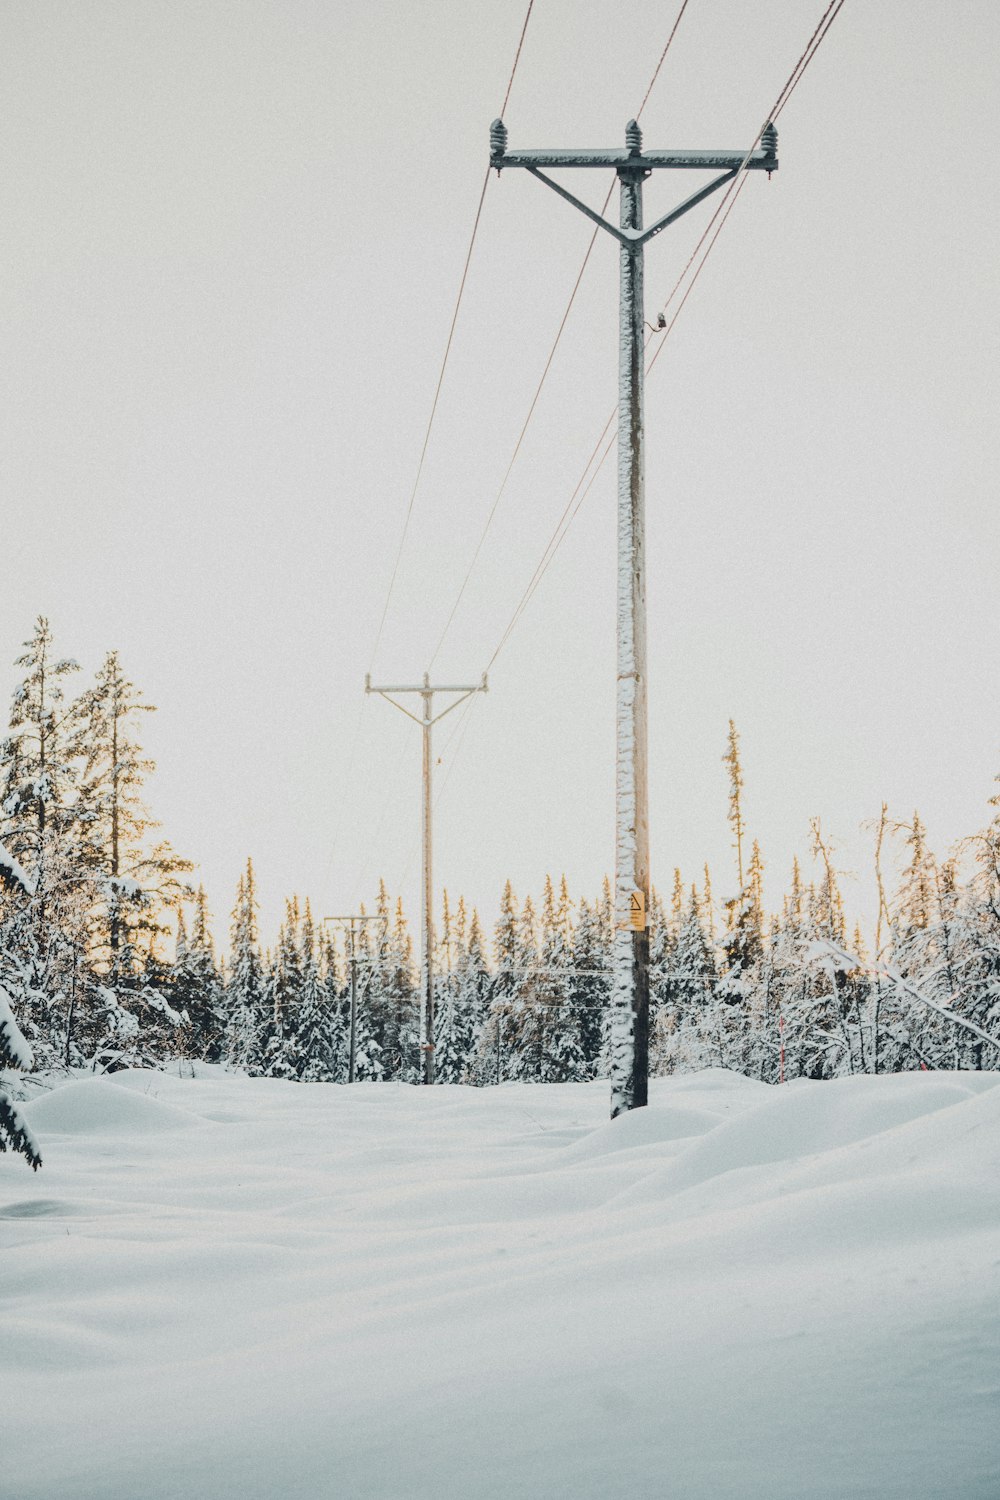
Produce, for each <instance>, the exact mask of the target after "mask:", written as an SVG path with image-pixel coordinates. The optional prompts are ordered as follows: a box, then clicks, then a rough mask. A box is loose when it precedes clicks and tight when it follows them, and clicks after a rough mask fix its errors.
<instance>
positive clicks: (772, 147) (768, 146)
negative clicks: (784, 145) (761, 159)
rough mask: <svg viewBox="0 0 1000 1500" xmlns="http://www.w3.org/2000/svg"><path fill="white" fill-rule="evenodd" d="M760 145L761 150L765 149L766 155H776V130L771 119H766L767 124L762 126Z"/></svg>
mask: <svg viewBox="0 0 1000 1500" xmlns="http://www.w3.org/2000/svg"><path fill="white" fill-rule="evenodd" d="M760 145H761V150H762V151H766V153H767V155H768V156H777V154H778V132H777V129H776V127H775V125H774V122H773V120H768V122H767V124H766V125H765V126H764V129H763V130H762V131H761V133H760Z"/></svg>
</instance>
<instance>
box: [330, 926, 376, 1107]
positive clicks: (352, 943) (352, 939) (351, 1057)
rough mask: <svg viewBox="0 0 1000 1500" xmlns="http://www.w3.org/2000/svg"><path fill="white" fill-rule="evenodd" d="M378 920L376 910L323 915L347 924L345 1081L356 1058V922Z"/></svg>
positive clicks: (352, 1071) (353, 1070)
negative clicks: (348, 1004) (348, 994)
mask: <svg viewBox="0 0 1000 1500" xmlns="http://www.w3.org/2000/svg"><path fill="white" fill-rule="evenodd" d="M379 920H380V918H379V915H378V913H377V912H372V913H371V915H369V914H368V913H367V912H354V913H352V914H351V915H350V916H349V917H324V918H323V922H324V923H326V922H342V923H346V924H347V933H348V938H349V950H348V951H349V958H350V969H351V1040H350V1045H349V1049H348V1061H347V1081H348V1083H353V1082H354V1077H355V1073H356V1071H357V1058H358V950H357V942H356V935H357V929H356V927H355V925H354V924H355V923H356V922H378V921H379Z"/></svg>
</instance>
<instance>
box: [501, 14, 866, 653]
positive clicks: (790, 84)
mask: <svg viewBox="0 0 1000 1500" xmlns="http://www.w3.org/2000/svg"><path fill="white" fill-rule="evenodd" d="M843 4H844V0H829V4H828V5H827V7H826V10H825V11H824V12H823V15H822V16H821V17H820V20H819V23H818V24H817V26H816V29H815V30H814V31H813V33H812V36H811V37H810V38H809V41H808V42H807V44H806V46H805V48H804V49H803V52H802V53H801V55H800V57H799V59H798V61H797V62H796V64H795V66H794V68H793V69H792V71H791V73H790V74H789V76H788V78H787V79H786V81H785V84H784V86H783V88H782V89H781V91H780V93H779V94H778V97H777V99H776V100H775V102H774V104H773V106H772V108H771V110H770V111H769V112H768V115H767V118H766V119H765V120H764V122H763V123H762V124H761V127H760V129H759V130H758V132H757V135H756V137H755V139H754V142H753V145H752V146H751V147H750V149H749V150H748V151H747V153H746V155H745V157H744V159H743V162H742V164H741V166H740V167H739V168H738V169H737V172H736V175H735V177H734V178H733V181H732V182H731V183H730V184H729V186H728V187H727V188H726V190H725V192H724V193H723V195H722V198H721V199H720V201H719V203H718V204H717V206H716V209H715V212H714V213H713V214H712V216H711V218H710V219H709V221H708V223H707V225H706V226H705V229H704V230H703V232H702V234H701V237H700V238H699V240H698V242H697V244H696V245H695V247H694V250H693V251H692V252H691V255H690V256H689V257H688V260H687V262H686V263H685V265H684V268H683V270H682V271H681V273H680V275H679V276H678V277H677V279H676V281H675V282H674V285H673V287H672V288H671V290H670V292H669V294H668V296H667V299H666V302H665V303H664V304H663V308H662V313H663V315H664V316H665V315H666V312H667V310H668V309H669V308H670V306H671V305H672V303H673V301H674V298H675V297H676V296H677V294H678V292H679V291H680V288H681V287H682V286H683V284H684V281H685V278H686V277H687V275H688V272H689V271H690V270H691V268H692V266H694V265H695V262H696V261H697V266H696V267H695V270H694V273H693V275H692V276H691V279H690V281H689V282H688V285H687V287H686V288H685V291H684V294H683V296H682V297H681V300H680V303H679V304H678V306H677V308H676V309H675V311H674V315H673V317H672V318H671V320H670V322H669V323H667V324H666V326H665V327H664V329H663V331H662V333H659V332H658V333H657V334H656V338H657V348H656V350H655V352H654V354H653V356H652V358H651V359H650V360H649V361H648V363H647V365H646V374H647V375H648V374H649V372H650V370H651V369H652V368H653V366H654V365H655V363H656V361H657V360H658V359H659V357H660V355H661V353H662V352H663V348H664V345H665V343H666V340H667V338H668V336H669V334H670V333H671V331H672V330H673V328H674V326H675V324H676V322H677V319H678V318H679V317H680V314H681V312H682V311H683V309H684V306H685V304H686V302H687V300H688V298H689V296H690V295H691V292H692V291H693V290H694V287H695V284H696V283H697V281H698V278H699V276H700V275H701V273H702V271H703V270H704V267H705V262H706V261H707V260H708V257H709V255H710V254H711V252H712V249H713V248H714V246H715V243H716V241H717V240H718V238H719V235H720V233H721V232H722V228H723V226H724V225H725V223H726V220H727V219H728V218H729V215H730V213H731V212H732V210H733V208H734V207H735V205H736V200H737V198H738V197H739V195H740V193H741V192H742V191H743V187H744V185H745V183H746V172H745V168H746V165H747V162H748V161H749V160H750V157H751V156H752V154H753V152H754V151H755V150H756V148H757V144H758V142H759V141H760V138H761V135H762V134H763V132H764V129H765V128H766V126H767V124H768V123H769V122H770V123H774V122H776V121H777V119H778V116H779V115H780V114H781V112H782V110H783V109H784V108H785V106H786V105H787V103H788V101H789V99H790V98H791V96H792V94H793V93H794V92H795V89H796V88H797V87H798V85H799V83H800V82H801V79H802V76H803V74H804V73H805V71H806V69H807V68H808V66H809V64H810V63H811V62H812V59H813V58H814V57H815V55H816V52H817V51H818V50H819V47H820V45H821V44H822V42H823V41H824V39H825V38H826V35H827V33H828V32H829V30H830V27H831V26H832V25H833V23H834V21H835V20H836V19H837V16H838V15H839V13H840V11H841V8H842V7H843ZM713 231H714V232H713ZM699 254H701V258H700V260H699V259H698V257H699ZM648 344H649V339H648V338H647V347H648ZM616 415H617V412H616V411H612V413H611V414H610V416H609V417H608V420H607V421H606V422H605V424H604V428H603V430H602V432H601V435H600V437H599V438H598V440H597V443H596V444H595V446H594V448H593V449H592V451H591V454H590V456H589V458H588V459H587V462H586V464H585V465H584V468H583V472H582V473H581V475H580V478H579V479H578V480H577V483H576V486H575V487H574V489H573V492H572V494H571V495H570V497H569V500H568V501H567V502H566V505H565V507H564V508H563V511H562V514H561V515H560V517H559V519H558V521H557V522H556V525H555V528H554V530H553V532H552V535H551V536H550V538H549V540H548V542H547V543H546V546H545V548H544V550H543V552H542V556H541V559H540V560H539V562H538V563H537V564H536V566H535V570H534V572H533V573H532V575H531V578H530V579H529V580H528V583H527V585H526V587H525V589H524V591H523V593H522V595H521V597H520V599H519V600H518V603H517V605H516V607H515V609H514V613H513V614H512V616H511V618H510V620H509V622H508V624H507V626H506V628H505V630H504V632H503V634H502V635H501V637H500V640H499V642H498V644H497V646H496V648H495V649H494V651H493V654H492V656H491V657H490V659H489V661H488V663H487V667H486V670H487V671H489V670H490V669H491V668H492V666H493V664H494V663H495V662H496V660H497V657H498V656H499V655H500V653H501V651H502V650H503V648H504V646H505V645H506V644H507V642H508V640H509V639H510V637H511V635H512V633H513V631H514V629H515V628H516V626H517V623H518V621H519V620H520V618H521V616H522V615H523V613H524V611H525V609H526V608H527V606H528V604H529V603H530V601H531V598H532V596H533V595H534V593H535V591H536V589H537V588H538V585H539V584H540V583H541V580H542V578H543V576H544V574H545V573H546V571H547V570H548V567H549V565H550V563H551V562H552V559H553V557H554V556H555V554H556V552H557V551H558V549H559V547H560V545H561V543H562V541H563V539H564V537H565V536H566V533H567V531H568V530H569V528H570V526H571V525H572V522H573V520H574V519H575V517H576V515H577V513H578V512H579V510H580V507H581V505H582V504H583V501H584V500H585V499H586V497H587V495H588V494H589V492H590V489H591V487H592V485H593V483H594V480H595V479H596V478H597V475H598V473H599V472H600V470H601V468H602V467H603V465H604V462H605V460H606V459H607V457H608V455H609V454H610V452H611V450H612V448H613V447H614V444H615V438H614V436H612V438H611V439H610V441H609V442H607V444H606V446H605V447H604V451H603V452H601V454H600V458H599V459H597V463H596V466H595V467H593V469H592V465H594V460H595V457H596V455H597V454H598V452H599V451H600V450H601V447H602V444H605V440H606V438H607V435H608V430H609V428H610V427H611V426H612V424H613V423H614V420H615V417H616ZM588 474H589V479H588Z"/></svg>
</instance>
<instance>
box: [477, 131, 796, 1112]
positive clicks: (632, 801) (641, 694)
mask: <svg viewBox="0 0 1000 1500" xmlns="http://www.w3.org/2000/svg"><path fill="white" fill-rule="evenodd" d="M777 150H778V133H777V131H776V130H775V128H774V126H773V125H771V124H769V125H767V126H766V127H765V129H764V130H763V131H762V132H761V136H760V146H759V147H758V148H757V149H755V150H752V151H749V152H747V151H646V152H644V151H643V149H642V132H641V131H640V129H639V126H638V124H637V123H636V121H635V120H630V121H629V122H628V124H627V125H626V127H625V146H624V148H622V147H620V146H619V147H616V148H612V149H610V150H606V151H605V150H594V151H589V150H583V151H517V152H508V150H507V129H506V127H505V125H504V123H503V121H502V120H494V121H493V124H492V125H491V126H490V166H491V167H495V168H496V170H497V172H498V173H499V172H501V171H503V169H504V168H506V167H523V168H524V169H525V170H526V171H528V172H530V173H531V175H532V176H533V177H537V179H538V180H539V182H543V183H544V184H545V185H546V187H550V188H551V189H552V190H553V192H555V193H558V194H559V196H560V197H561V198H565V199H566V201H567V202H568V203H572V204H573V206H574V208H578V209H579V210H580V212H581V213H583V214H585V215H586V216H587V218H588V219H590V220H592V221H593V223H595V224H597V225H599V226H600V228H601V229H604V230H606V231H607V233H608V234H610V235H611V236H612V238H613V239H615V240H616V241H617V242H618V245H619V247H620V251H619V262H620V265H619V279H620V309H619V384H618V604H617V617H618V653H617V677H618V687H617V734H616V743H617V766H616V774H615V944H614V967H613V984H612V995H611V1004H612V1044H611V1118H612V1119H614V1117H615V1116H616V1115H619V1114H621V1113H622V1112H623V1111H624V1110H629V1109H637V1108H639V1107H640V1106H641V1105H644V1104H645V1103H646V1102H647V1097H648V1076H649V931H648V928H647V913H648V911H649V909H650V879H649V810H648V793H647V774H646V773H647V742H648V735H647V727H646V693H647V675H646V569H645V556H644V551H645V497H644V483H645V461H644V437H645V434H644V411H643V405H644V401H643V383H644V381H643V377H644V373H645V372H644V363H643V327H644V322H645V318H644V310H643V250H644V247H645V245H646V242H647V241H648V240H651V239H652V238H653V237H654V235H657V234H659V233H660V232H661V230H664V229H666V228H667V226H668V225H670V224H673V223H675V222H676V221H677V220H678V219H679V218H681V217H682V215H684V214H686V213H688V212H689V211H690V210H691V209H692V208H694V207H696V205H697V204H699V203H702V202H704V200H705V199H706V198H708V197H709V196H710V195H711V194H712V193H714V192H716V191H717V189H719V188H721V187H723V186H724V185H725V184H726V183H727V182H730V181H732V179H733V178H734V177H736V176H737V175H738V174H739V173H740V172H741V171H744V170H762V171H766V172H768V173H771V172H773V171H775V170H776V169H777V166H778V159H777ZM543 167H546V168H555V169H557V170H561V169H563V168H568V167H574V168H575V167H605V168H606V167H611V168H613V170H614V171H615V172H616V173H617V175H618V182H619V196H620V212H619V222H618V224H617V225H615V224H612V223H610V222H609V221H608V220H607V219H605V218H603V217H602V215H601V214H599V213H598V212H597V211H596V210H595V209H592V208H590V207H589V205H588V204H586V203H583V202H581V200H580V199H579V198H577V197H575V196H574V194H573V193H571V192H569V191H568V190H567V189H566V188H565V187H563V186H562V184H561V183H558V182H554V181H553V180H552V178H551V177H547V176H546V175H545V173H544V172H543V171H542V168H543ZM660 168H670V169H680V170H686V169H690V170H695V171H702V172H704V171H720V170H721V175H720V176H717V177H713V178H712V180H711V181H710V182H708V183H707V184H705V185H704V186H703V187H700V188H699V189H698V190H697V191H696V192H694V193H692V194H691V196H690V197H689V198H686V199H685V200H684V201H683V202H682V203H681V204H679V205H678V207H677V208H674V209H672V210H671V212H670V213H667V214H664V215H663V216H662V217H661V218H659V219H657V220H656V221H655V222H654V223H653V224H651V225H650V227H649V228H648V229H644V228H643V216H642V184H643V182H644V181H645V179H646V178H647V177H648V176H649V175H650V173H651V172H653V171H655V170H658V169H660Z"/></svg>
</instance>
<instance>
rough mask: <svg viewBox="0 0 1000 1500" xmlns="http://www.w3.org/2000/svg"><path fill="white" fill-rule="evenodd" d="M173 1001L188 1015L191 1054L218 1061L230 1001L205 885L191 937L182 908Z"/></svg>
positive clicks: (186, 1041)
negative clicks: (227, 996) (219, 962)
mask: <svg viewBox="0 0 1000 1500" xmlns="http://www.w3.org/2000/svg"><path fill="white" fill-rule="evenodd" d="M170 1000H171V1004H172V1006H173V1008H174V1010H176V1011H178V1012H180V1013H181V1014H182V1015H184V1016H185V1017H186V1019H185V1021H184V1025H183V1031H182V1039H183V1045H184V1049H185V1051H186V1052H187V1055H188V1056H189V1057H199V1058H202V1059H203V1060H204V1061H205V1062H218V1061H219V1060H220V1058H221V1057H222V1055H223V1052H224V1050H225V1034H226V1020H227V1017H226V1000H225V990H224V987H223V982H222V975H221V973H220V970H219V965H218V962H217V960H216V957H215V943H214V940H213V938H212V932H211V928H210V926H209V914H208V900H207V898H206V896H205V887H204V886H203V885H199V887H198V893H197V895H196V897H195V911H194V925H193V928H192V931H191V936H190V938H189V937H188V934H187V930H186V925H185V922H184V910H183V907H180V908H178V914H177V946H176V958H175V960H174V965H173V969H172V971H171V986H170Z"/></svg>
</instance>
